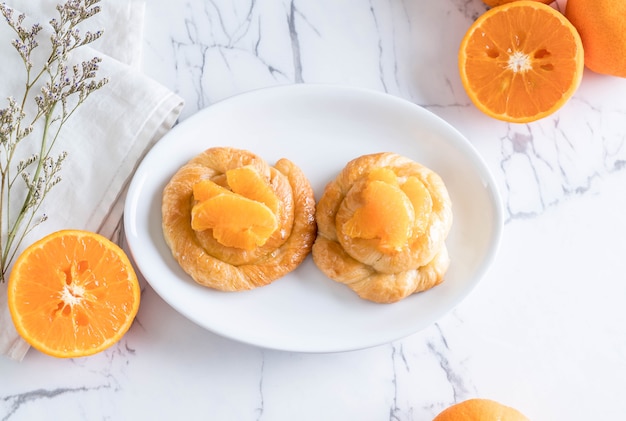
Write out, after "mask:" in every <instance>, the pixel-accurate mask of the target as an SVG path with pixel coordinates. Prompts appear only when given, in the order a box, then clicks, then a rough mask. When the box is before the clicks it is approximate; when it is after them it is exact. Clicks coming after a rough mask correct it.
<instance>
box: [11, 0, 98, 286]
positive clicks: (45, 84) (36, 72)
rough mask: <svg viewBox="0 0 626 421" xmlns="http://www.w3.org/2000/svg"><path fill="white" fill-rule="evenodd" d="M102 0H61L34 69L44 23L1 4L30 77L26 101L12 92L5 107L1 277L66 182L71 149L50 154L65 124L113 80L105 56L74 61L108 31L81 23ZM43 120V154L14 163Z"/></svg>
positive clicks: (43, 217) (25, 90) (23, 97)
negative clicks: (31, 106) (104, 72)
mask: <svg viewBox="0 0 626 421" xmlns="http://www.w3.org/2000/svg"><path fill="white" fill-rule="evenodd" d="M99 2H100V0H65V1H64V2H63V3H61V4H58V5H57V7H56V10H57V12H58V16H57V17H55V18H52V19H50V20H49V24H50V26H51V28H52V34H51V35H50V37H49V46H50V52H49V55H48V57H49V59H48V61H46V62H45V63H43V64H42V65H41V68H39V69H35V68H34V64H33V62H32V60H31V56H32V53H33V50H35V49H36V48H38V47H40V43H39V40H38V38H39V34H40V32H41V30H42V29H43V28H42V26H41V25H40V24H38V23H34V24H32V25H31V26H30V27H29V26H27V25H26V21H27V17H26V15H24V14H22V13H17V12H15V11H14V10H13V9H12V8H11V7H9V6H7V5H6V4H5V3H0V13H1V14H2V15H3V16H4V18H5V21H6V23H7V24H8V25H9V27H10V28H11V29H13V31H14V33H15V36H16V38H15V39H13V40H12V45H13V47H14V48H15V50H16V51H17V54H18V55H19V56H20V57H21V59H22V61H23V62H24V69H25V71H26V78H25V80H26V81H27V82H26V84H25V87H24V92H23V93H22V97H21V98H20V100H19V101H18V100H16V99H15V98H14V97H9V98H7V106H6V107H5V108H0V183H1V184H0V191H1V192H2V194H0V210H1V212H0V266H1V268H0V269H1V273H0V280H4V278H5V276H6V271H7V269H8V267H9V266H10V264H11V261H12V260H13V258H14V257H15V253H16V250H17V249H18V248H19V246H20V243H21V242H22V241H23V239H24V237H25V235H26V234H27V233H28V232H30V231H31V230H32V228H33V227H35V226H37V225H38V224H40V223H41V222H43V221H45V220H46V219H47V215H43V216H41V217H37V216H36V213H37V212H38V210H39V208H40V206H41V204H42V202H43V200H44V198H45V197H46V195H47V194H48V192H50V190H51V189H52V188H53V187H54V186H56V185H57V184H58V183H59V182H60V181H61V177H60V172H61V168H62V164H63V162H64V160H65V159H66V158H67V152H62V153H60V154H59V155H58V156H57V157H56V158H53V157H52V156H50V154H51V151H52V147H53V145H54V143H55V142H56V140H57V138H58V136H59V133H60V132H61V129H62V127H63V126H64V124H65V122H66V121H67V120H68V119H69V118H70V117H71V115H72V114H73V113H74V112H75V111H76V109H77V108H78V107H79V106H80V105H81V104H82V103H83V102H84V101H85V100H86V99H87V97H88V96H89V95H91V94H92V93H93V92H94V91H96V90H98V89H100V88H101V87H102V86H104V85H105V84H106V83H108V79H107V78H102V79H97V73H98V70H99V64H100V62H101V59H100V58H99V57H94V58H92V59H91V60H86V61H84V62H82V63H78V64H73V63H70V62H69V57H70V53H71V52H72V51H74V50H75V49H77V48H80V47H81V46H84V45H87V44H90V43H92V42H94V41H96V40H97V39H99V38H100V37H101V36H102V34H103V32H102V31H101V30H98V31H86V32H84V34H82V32H81V28H80V26H81V25H82V24H83V23H84V22H85V21H86V20H88V19H89V18H90V17H92V16H93V15H95V14H96V13H98V12H100V6H99V5H98V3H99ZM30 100H33V101H34V102H35V104H36V105H37V111H36V115H34V116H32V118H31V116H28V121H30V124H26V120H25V119H26V117H27V116H26V114H25V111H24V105H25V104H26V102H27V101H30ZM38 123H41V124H42V125H43V130H42V131H41V132H42V133H43V134H42V137H41V139H40V145H39V147H38V149H39V150H40V151H41V153H39V154H35V155H31V156H29V157H28V158H25V159H21V160H19V162H18V163H17V165H15V166H13V164H12V159H13V157H15V156H16V155H17V154H16V151H17V150H18V148H20V144H21V143H22V142H24V141H26V139H28V138H29V135H31V133H33V128H34V125H35V124H38ZM18 178H22V180H23V181H24V184H23V185H24V186H25V187H26V192H25V193H24V194H23V197H24V199H23V202H22V205H21V207H20V209H21V210H20V212H19V213H18V214H17V215H12V214H11V213H10V209H11V206H9V204H8V200H9V199H8V197H9V195H10V192H11V189H12V188H14V187H15V186H14V181H15V180H16V179H18ZM16 197H20V195H17V196H16Z"/></svg>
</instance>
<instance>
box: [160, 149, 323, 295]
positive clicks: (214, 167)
mask: <svg viewBox="0 0 626 421" xmlns="http://www.w3.org/2000/svg"><path fill="white" fill-rule="evenodd" d="M246 165H252V166H254V168H255V169H256V170H257V172H259V173H260V174H261V175H262V176H263V177H264V178H265V179H266V180H267V182H268V184H269V185H270V186H271V188H272V190H273V191H274V193H275V194H276V195H277V197H278V198H279V201H280V209H279V214H278V215H277V217H278V221H279V228H278V229H277V230H276V231H275V232H274V233H273V234H272V236H271V237H270V238H269V240H268V241H267V242H266V243H265V244H264V245H263V246H260V247H257V248H255V249H253V250H243V249H239V248H235V247H226V246H223V245H222V244H220V243H219V242H217V241H216V240H215V239H214V238H213V236H212V232H211V230H205V231H201V232H197V231H194V230H193V229H192V228H191V209H192V206H193V204H194V200H193V185H194V184H195V183H197V182H198V181H200V180H203V179H210V180H212V181H214V182H216V183H217V184H224V183H225V173H226V171H228V170H229V169H233V168H239V167H243V166H246ZM162 227H163V234H164V237H165V241H166V243H167V245H168V246H169V247H170V249H171V251H172V255H173V256H174V258H175V259H176V260H177V261H178V263H179V264H180V266H181V267H182V269H183V270H184V271H185V272H187V273H188V274H189V275H190V276H191V277H192V278H193V279H194V280H195V281H196V282H198V283H199V284H201V285H205V286H207V287H210V288H214V289H218V290H222V291H241V290H248V289H252V288H256V287H259V286H263V285H267V284H269V283H271V282H272V281H274V280H276V279H278V278H280V277H282V276H284V275H286V274H287V273H289V272H291V271H293V270H294V269H295V268H296V267H297V266H298V265H299V264H300V263H302V261H303V260H304V259H305V258H306V256H307V255H308V254H309V252H310V251H311V246H312V244H313V241H314V239H315V234H316V223H315V198H314V195H313V190H312V188H311V185H310V184H309V181H308V180H307V178H306V177H305V176H304V174H303V173H302V171H301V170H300V169H299V168H298V167H297V166H296V165H295V164H294V163H293V162H291V161H289V160H287V159H284V158H283V159H280V160H279V161H278V162H277V163H276V164H275V166H273V167H272V166H270V165H269V164H267V163H266V162H265V161H264V160H263V159H262V158H260V157H259V156H257V155H255V154H253V153H252V152H249V151H245V150H241V149H235V148H228V147H216V148H210V149H207V150H206V151H204V152H202V153H200V154H199V155H197V156H196V157H194V158H193V159H191V160H190V161H189V162H188V163H187V164H185V165H184V166H182V167H181V168H180V169H179V170H178V171H177V172H176V174H174V176H173V177H172V178H171V180H170V182H169V183H168V184H167V186H166V187H165V189H164V191H163V199H162Z"/></svg>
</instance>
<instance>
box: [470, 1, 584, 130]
mask: <svg viewBox="0 0 626 421" xmlns="http://www.w3.org/2000/svg"><path fill="white" fill-rule="evenodd" d="M583 67H584V53H583V45H582V42H581V39H580V36H579V34H578V32H577V31H576V29H575V28H574V26H573V25H572V24H571V23H570V22H569V21H568V20H567V19H566V18H565V17H564V16H563V14H562V13H560V12H558V11H557V10H555V9H553V8H552V7H550V6H547V5H545V4H543V3H540V2H536V1H528V0H526V1H516V2H512V3H507V4H504V5H502V6H498V7H494V8H493V9H490V10H488V11H487V12H485V13H484V14H483V15H481V16H480V17H479V18H478V19H477V20H476V21H475V22H474V23H473V24H472V26H471V27H470V28H469V30H468V31H467V33H466V34H465V36H464V37H463V41H462V42H461V46H460V48H459V71H460V76H461V82H462V83H463V87H464V88H465V91H466V92H467V95H468V96H469V97H470V99H471V100H472V102H473V103H474V104H475V105H476V107H478V109H480V110H481V111H482V112H484V113H485V114H487V115H489V116H491V117H494V118H497V119H499V120H503V121H508V122H513V123H528V122H531V121H535V120H539V119H541V118H543V117H546V116H548V115H550V114H552V113H554V112H555V111H557V110H558V109H559V108H561V107H562V106H563V105H564V104H565V103H566V102H567V101H568V100H569V99H570V98H571V97H572V95H574V92H576V89H578V86H579V85H580V81H581V79H582V75H583Z"/></svg>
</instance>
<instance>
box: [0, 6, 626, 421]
mask: <svg viewBox="0 0 626 421" xmlns="http://www.w3.org/2000/svg"><path fill="white" fill-rule="evenodd" d="M561 6H562V5H561ZM484 10H485V6H484V5H483V4H482V2H481V1H480V0H471V1H468V0H440V1H428V2H427V1H389V0H369V1H337V0H317V1H304V0H267V1H255V0H212V1H208V0H184V1H177V2H174V1H169V0H150V1H149V2H147V6H146V22H145V28H144V34H145V42H144V56H143V71H144V72H145V73H146V74H148V75H149V76H151V77H153V78H154V79H156V80H158V81H159V82H161V83H162V84H164V85H165V86H167V87H169V88H170V89H172V90H173V91H175V92H177V93H178V94H179V95H180V96H182V97H183V98H184V99H185V102H186V105H185V108H184V110H183V113H182V115H181V121H182V120H184V119H186V118H188V117H189V116H191V115H193V114H194V113H195V112H197V111H198V110H200V109H202V108H204V107H207V106H210V105H211V104H213V103H215V102H216V101H219V100H221V99H224V98H227V97H229V96H232V95H235V94H238V93H241V92H245V91H249V90H251V89H255V88H260V87H267V86H273V85H280V84H291V83H328V84H339V85H348V86H355V87H362V88H368V89H374V90H378V91H382V92H387V93H389V94H392V95H396V96H398V97H401V98H404V99H407V100H409V101H412V102H414V103H416V104H418V105H420V106H422V107H424V108H426V109H427V110H430V111H431V112H433V113H434V114H436V115H438V116H440V117H442V118H444V119H445V120H447V121H448V122H449V123H450V124H452V125H453V126H454V127H456V128H457V129H458V130H459V131H460V132H461V133H463V134H464V135H465V136H466V137H467V139H468V140H469V141H470V142H471V143H472V144H473V145H474V146H475V148H476V149H477V150H478V151H479V152H480V154H481V155H482V157H483V158H484V160H485V161H486V163H487V165H488V166H489V168H490V170H491V171H492V173H493V175H494V177H495V179H496V180H497V183H498V188H499V189H500V193H501V196H502V200H503V203H504V208H505V218H506V221H505V226H504V235H503V238H502V243H501V248H500V251H499V254H498V256H497V259H496V261H495V263H494V265H493V266H492V268H491V270H490V271H489V272H488V274H487V275H486V276H485V277H484V279H483V280H482V281H481V283H480V284H479V285H478V287H477V288H476V289H475V290H474V291H473V292H472V294H471V295H470V296H469V297H468V298H467V299H466V300H465V301H463V302H462V303H461V304H460V305H459V306H458V307H456V308H455V309H454V310H453V311H451V312H450V313H449V314H447V315H446V316H444V317H442V318H441V319H440V320H438V321H437V322H436V323H434V324H433V325H432V326H430V327H428V328H426V329H424V330H422V331H420V332H418V333H415V334H413V335H411V336H409V337H407V338H405V339H402V340H398V341H395V342H393V343H390V344H386V345H381V346H377V347H374V348H369V349H364V350H360V351H352V352H344V353H333V354H299V353H288V352H281V351H272V350H266V349H260V348H255V347H252V346H248V345H244V344H241V343H237V342H233V341H231V340H228V339H225V338H222V337H220V336H217V335H215V334H213V333H210V332H208V331H205V330H203V329H202V328H200V327H198V326H197V325H195V324H194V323H192V322H191V321H188V320H187V319H185V318H184V317H183V316H181V315H179V314H178V313H177V312H176V311H175V310H173V309H172V308H171V307H169V306H168V305H167V304H166V303H165V302H164V301H163V300H162V299H161V298H160V297H159V296H158V295H157V294H156V293H155V292H154V291H153V290H152V289H151V287H150V286H149V285H145V284H144V289H143V295H142V303H141V308H140V311H139V314H138V316H137V320H136V323H135V324H134V325H133V327H132V328H131V330H130V331H129V333H128V334H127V335H126V336H125V337H124V338H123V340H122V341H121V342H120V343H119V344H118V345H116V346H114V347H113V348H111V349H109V350H107V351H105V352H103V353H101V354H98V355H95V356H92V357H88V358H84V359H74V360H57V359H53V358H50V357H47V356H45V355H42V354H40V353H38V352H36V351H31V352H29V353H28V354H27V356H26V358H25V359H24V361H22V362H19V363H18V362H15V361H10V360H8V359H0V420H37V419H43V418H44V417H46V418H53V419H65V420H101V419H109V420H125V419H128V420H131V419H132V420H167V419H185V420H196V419H197V420H200V419H202V420H206V419H211V420H242V421H245V420H357V419H358V420H420V421H421V420H425V421H428V420H431V419H432V418H433V416H434V415H435V414H436V413H438V412H439V411H441V410H442V409H443V408H444V407H446V406H448V405H450V404H452V403H454V402H458V401H461V400H464V399H467V398H471V397H484V398H491V399H495V400H499V401H501V402H503V403H506V404H508V405H511V406H514V407H516V408H518V409H519V410H521V411H522V412H524V413H525V414H526V415H527V416H528V417H529V418H530V419H532V420H537V421H540V420H581V421H587V420H595V419H622V418H626V400H625V399H624V398H623V397H624V395H625V394H626V383H625V382H624V379H626V329H625V328H624V322H625V321H626V282H625V280H626V275H625V274H626V259H624V256H623V253H624V250H626V235H625V234H626V218H625V217H624V216H623V215H624V214H625V211H626V195H625V194H624V186H626V171H625V168H626V166H625V165H624V164H625V163H626V124H625V123H626V79H619V78H614V77H609V76H600V75H596V74H593V73H591V72H586V73H585V75H584V79H583V82H582V85H581V87H580V89H579V90H578V92H577V93H576V95H575V97H574V98H573V99H572V100H571V101H570V102H569V103H567V104H566V105H565V106H564V107H563V108H562V109H561V110H560V111H559V112H557V113H556V114H554V115H553V116H550V117H548V118H546V119H544V120H541V121H538V122H535V123H531V124H524V125H517V124H507V123H503V122H500V121H496V120H493V119H490V118H489V117H486V116H485V115H483V114H481V113H480V112H479V111H478V110H477V109H476V108H475V107H474V106H472V105H471V103H470V101H469V99H468V97H467V96H466V94H465V92H464V90H463V88H462V86H461V83H460V79H459V77H458V71H457V62H456V57H457V49H458V45H459V43H460V40H461V38H462V36H463V34H464V32H465V30H466V29H467V28H468V26H469V25H470V23H471V22H472V20H473V19H474V18H475V17H476V16H477V15H478V14H479V13H482V12H483V11H484Z"/></svg>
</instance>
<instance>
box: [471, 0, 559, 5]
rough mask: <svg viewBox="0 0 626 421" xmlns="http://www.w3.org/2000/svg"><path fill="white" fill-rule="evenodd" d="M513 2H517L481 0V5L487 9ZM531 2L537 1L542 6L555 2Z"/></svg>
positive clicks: (547, 0) (541, 0)
mask: <svg viewBox="0 0 626 421" xmlns="http://www.w3.org/2000/svg"><path fill="white" fill-rule="evenodd" d="M514 1H519V0H483V3H485V4H486V5H487V6H489V7H496V6H500V5H502V4H506V3H512V2H514ZM533 1H539V2H541V3H544V4H550V3H552V2H553V1H555V0H533Z"/></svg>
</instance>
